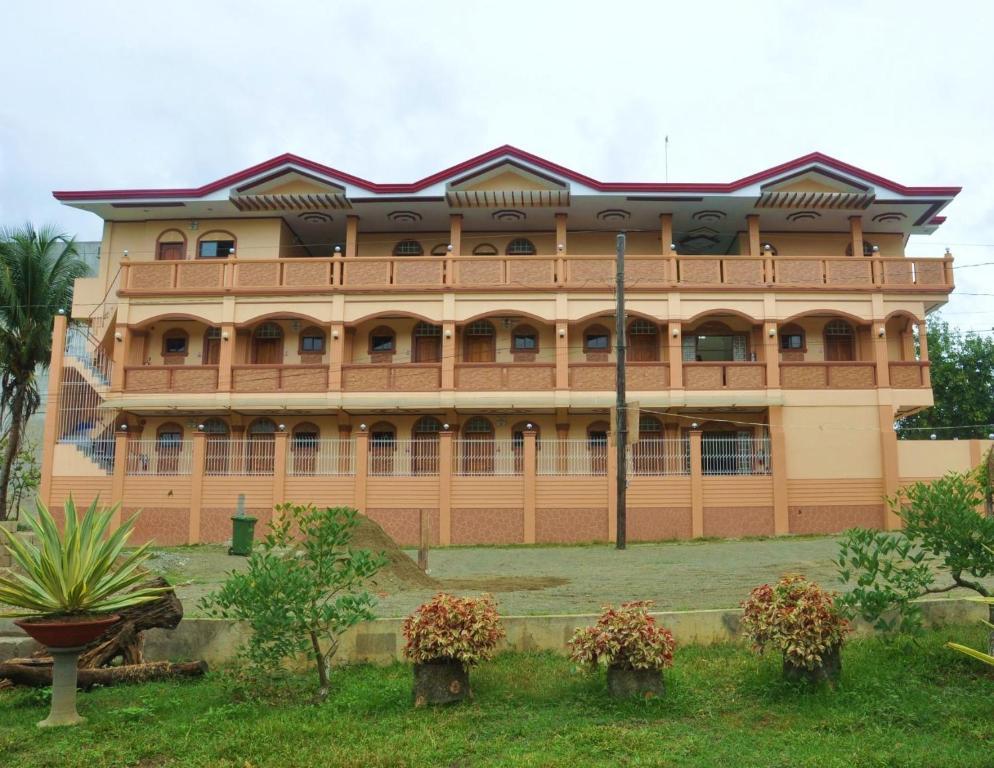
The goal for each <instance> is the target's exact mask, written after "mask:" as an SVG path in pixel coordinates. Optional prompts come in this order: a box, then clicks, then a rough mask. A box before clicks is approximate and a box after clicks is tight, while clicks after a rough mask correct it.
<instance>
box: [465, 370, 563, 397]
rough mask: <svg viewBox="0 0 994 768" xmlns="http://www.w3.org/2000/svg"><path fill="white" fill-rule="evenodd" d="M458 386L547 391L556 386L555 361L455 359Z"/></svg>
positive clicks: (476, 388) (491, 390)
mask: <svg viewBox="0 0 994 768" xmlns="http://www.w3.org/2000/svg"><path fill="white" fill-rule="evenodd" d="M455 372H456V389H460V390H465V391H469V392H496V391H505V390H509V391H512V392H525V391H536V390H537V391H545V390H549V389H553V388H554V387H555V386H556V364H555V363H456V365H455Z"/></svg>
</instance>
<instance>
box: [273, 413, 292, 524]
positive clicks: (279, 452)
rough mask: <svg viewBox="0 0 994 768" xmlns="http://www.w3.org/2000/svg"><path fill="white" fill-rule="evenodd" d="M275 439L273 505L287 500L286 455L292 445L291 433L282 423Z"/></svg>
mask: <svg viewBox="0 0 994 768" xmlns="http://www.w3.org/2000/svg"><path fill="white" fill-rule="evenodd" d="M280 427H282V429H279V430H277V432H276V434H275V435H274V438H275V439H274V441H273V506H274V507H275V506H276V505H278V504H282V503H283V502H284V501H286V457H287V451H288V450H289V447H290V441H289V437H290V433H289V432H287V431H286V427H285V426H284V425H283V424H280Z"/></svg>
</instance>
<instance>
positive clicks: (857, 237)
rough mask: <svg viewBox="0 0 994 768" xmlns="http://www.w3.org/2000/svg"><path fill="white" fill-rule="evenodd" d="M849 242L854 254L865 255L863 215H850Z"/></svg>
mask: <svg viewBox="0 0 994 768" xmlns="http://www.w3.org/2000/svg"><path fill="white" fill-rule="evenodd" d="M849 244H850V245H851V246H852V255H853V256H862V255H863V217H862V216H850V217H849Z"/></svg>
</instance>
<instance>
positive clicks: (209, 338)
mask: <svg viewBox="0 0 994 768" xmlns="http://www.w3.org/2000/svg"><path fill="white" fill-rule="evenodd" d="M220 361H221V329H220V328H208V329H207V330H206V331H204V351H203V354H202V355H201V356H200V362H201V364H202V365H217V364H218V363H220Z"/></svg>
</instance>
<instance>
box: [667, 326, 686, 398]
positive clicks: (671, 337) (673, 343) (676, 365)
mask: <svg viewBox="0 0 994 768" xmlns="http://www.w3.org/2000/svg"><path fill="white" fill-rule="evenodd" d="M682 335H683V329H682V328H681V324H680V323H679V322H672V321H671V322H670V323H669V324H668V325H667V326H666V342H667V344H668V348H669V353H670V355H669V356H670V359H669V363H670V389H683V339H682Z"/></svg>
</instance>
